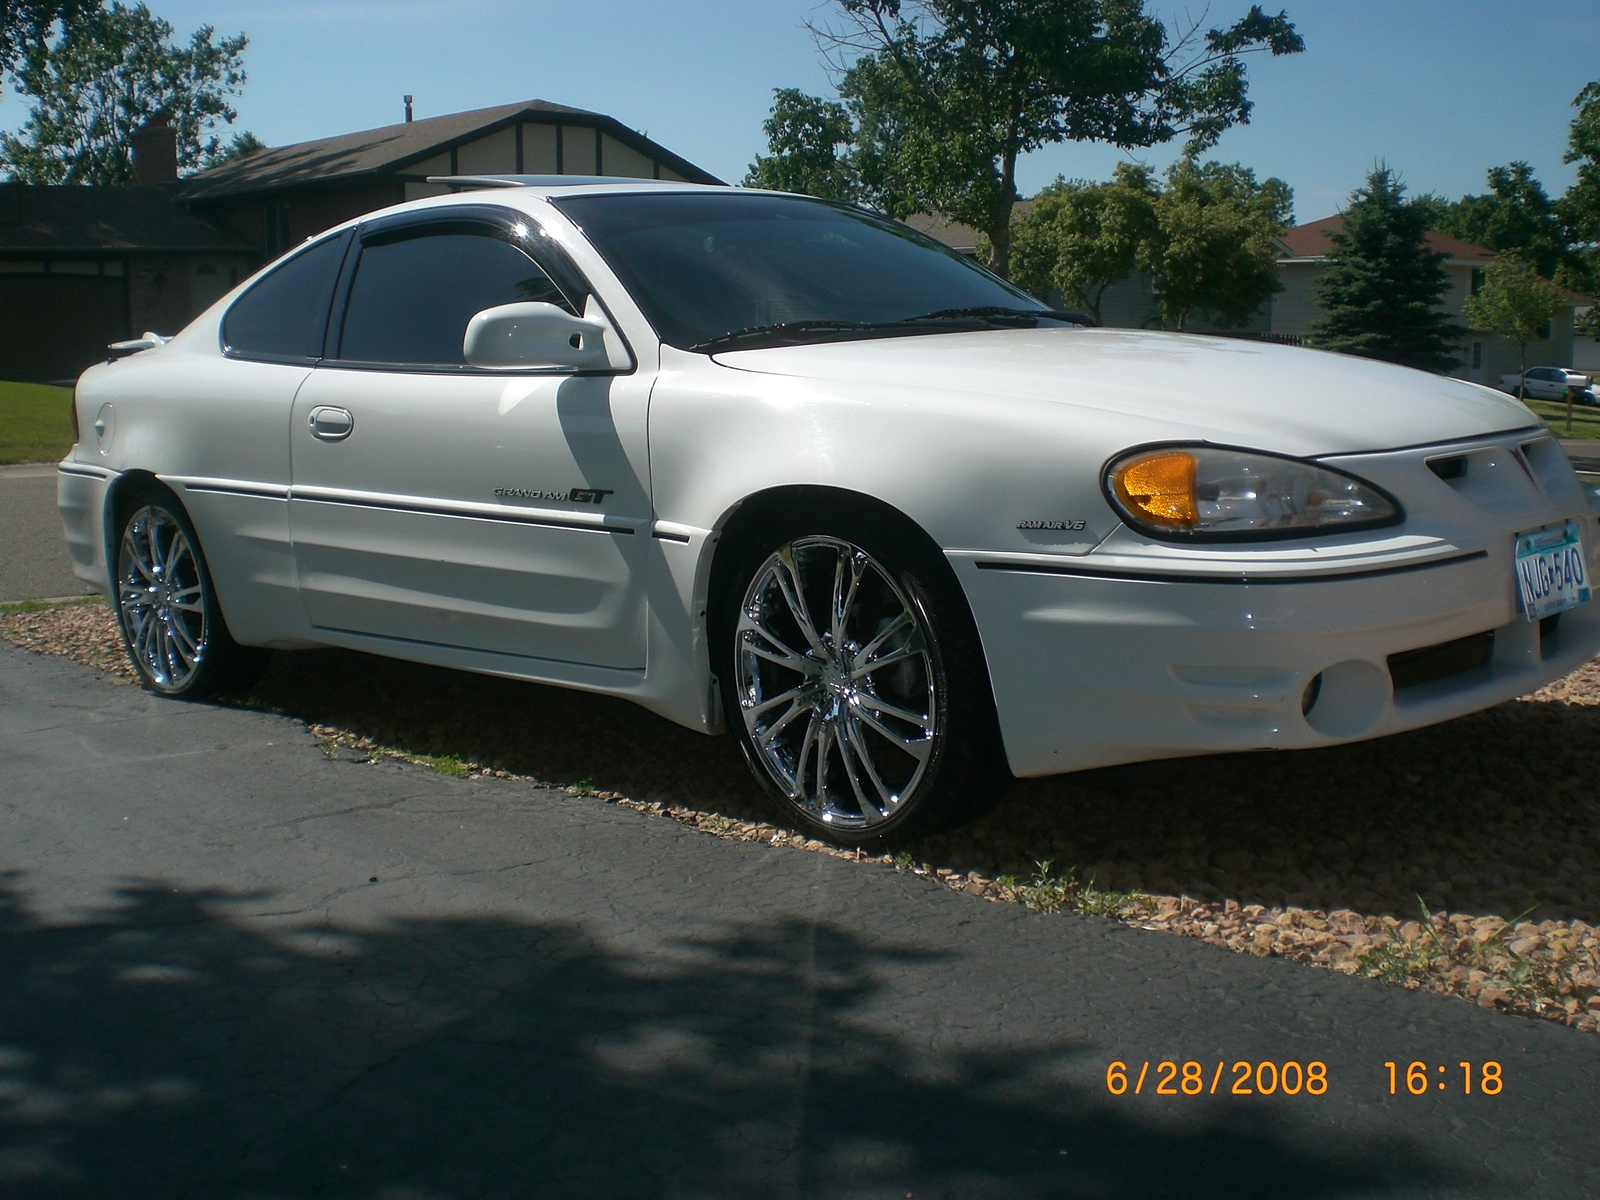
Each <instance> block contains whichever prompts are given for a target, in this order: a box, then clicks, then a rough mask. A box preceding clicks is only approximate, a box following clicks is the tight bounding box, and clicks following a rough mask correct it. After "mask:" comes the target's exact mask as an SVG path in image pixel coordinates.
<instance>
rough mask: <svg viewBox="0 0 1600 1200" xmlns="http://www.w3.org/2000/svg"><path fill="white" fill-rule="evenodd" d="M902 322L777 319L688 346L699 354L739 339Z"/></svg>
mask: <svg viewBox="0 0 1600 1200" xmlns="http://www.w3.org/2000/svg"><path fill="white" fill-rule="evenodd" d="M899 324H900V322H898V321H838V320H831V319H815V320H809V321H775V322H773V323H772V324H770V325H751V326H749V327H748V328H745V329H735V330H732V331H731V332H729V333H719V334H717V336H716V337H709V338H706V340H705V341H703V342H696V343H695V344H694V345H692V346H690V347H689V349H690V350H693V351H694V352H695V353H697V354H704V353H705V352H706V351H707V350H718V349H726V348H727V347H729V346H736V345H738V344H739V343H740V342H758V341H766V340H768V339H771V340H773V341H775V342H777V343H779V344H781V343H782V342H784V341H786V340H787V339H789V338H796V339H799V338H804V337H806V336H808V335H810V334H813V333H858V332H861V331H863V330H874V329H893V328H895V327H896V326H898V325H899Z"/></svg>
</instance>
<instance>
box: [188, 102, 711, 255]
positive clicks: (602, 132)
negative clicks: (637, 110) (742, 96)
mask: <svg viewBox="0 0 1600 1200" xmlns="http://www.w3.org/2000/svg"><path fill="white" fill-rule="evenodd" d="M430 175H435V176H436V175H618V176H623V177H627V178H642V179H673V180H684V181H687V182H690V183H721V182H722V181H721V180H720V179H717V178H716V177H715V176H713V175H711V174H709V173H708V172H706V171H703V170H701V169H700V168H699V167H697V166H695V165H694V164H693V163H691V162H689V161H688V160H686V159H683V158H680V157H679V156H678V155H676V154H674V153H673V152H672V151H670V150H668V149H667V148H666V147H665V146H662V145H660V144H659V143H656V142H653V141H651V140H650V139H649V138H647V137H645V136H644V135H643V134H642V133H638V132H635V131H634V130H632V129H629V128H628V127H627V126H626V125H624V124H622V123H621V122H620V121H617V120H615V119H614V118H612V117H607V116H603V115H602V114H600V113H595V112H587V111H585V110H584V109H581V108H567V107H566V106H564V105H560V104H551V103H549V102H547V101H544V100H527V101H524V102H522V103H520V104H503V105H500V106H499V107H497V108H479V109H474V110H473V111H471V112H461V113H449V114H447V115H445V116H442V117H427V118H424V119H423V120H420V121H411V120H408V121H403V122H401V123H399V124H396V125H385V126H384V127H383V128H381V129H367V130H363V131H362V132H360V133H346V134H340V135H339V136H338V137H330V138H319V139H317V140H316V141H312V142H297V143H295V144H294V145H292V146H278V147H276V148H273V149H269V150H258V151H257V152H256V153H254V154H251V155H249V156H248V157H245V158H241V159H237V160H235V161H233V162H228V163H223V164H222V165H221V166H217V167H213V168H211V170H209V171H202V172H200V173H199V174H198V175H192V176H190V177H189V178H188V179H186V180H184V181H183V184H182V188H181V191H180V192H179V195H180V197H181V198H182V200H183V201H184V203H185V204H187V205H188V206H189V207H190V208H191V209H193V210H194V211H195V212H196V213H198V214H200V215H202V216H204V217H205V218H206V219H207V220H209V221H211V222H213V223H215V224H218V225H221V226H224V227H226V228H228V229H231V230H233V231H235V232H236V233H237V234H238V235H239V236H240V237H242V238H244V239H245V240H246V241H247V242H249V243H250V244H251V245H253V246H256V247H258V249H259V253H260V255H261V257H262V259H263V260H266V259H271V258H274V257H276V256H277V255H279V254H281V253H282V252H283V251H284V250H286V249H288V248H289V247H290V246H293V245H295V244H296V243H298V242H301V241H304V240H305V239H306V238H308V237H310V236H312V235H313V234H316V233H320V232H321V231H322V230H324V229H327V228H329V227H330V226H333V225H337V224H338V223H339V222H341V221H346V220H349V219H350V218H351V217H357V216H360V215H361V214H362V213H365V212H371V211H372V210H373V209H376V208H383V207H386V206H387V205H390V204H399V203H400V202H401V201H403V200H414V199H416V198H418V197H419V196H429V195H434V194H437V193H440V192H444V191H447V190H448V189H447V188H444V187H441V186H440V185H438V184H430V183H429V182H428V177H429V176H430Z"/></svg>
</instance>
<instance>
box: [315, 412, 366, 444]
mask: <svg viewBox="0 0 1600 1200" xmlns="http://www.w3.org/2000/svg"><path fill="white" fill-rule="evenodd" d="M355 427H356V419H355V415H354V414H353V413H351V412H350V410H349V409H347V408H331V407H329V406H328V405H325V404H324V405H321V406H319V407H317V408H313V409H312V410H311V436H312V437H314V438H317V439H319V440H321V441H324V442H342V441H344V439H345V438H347V437H349V436H350V432H351V430H353V429H354V428H355Z"/></svg>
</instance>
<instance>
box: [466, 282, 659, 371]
mask: <svg viewBox="0 0 1600 1200" xmlns="http://www.w3.org/2000/svg"><path fill="white" fill-rule="evenodd" d="M461 349H462V353H463V355H464V356H465V358H466V360H467V362H468V363H469V364H470V365H471V366H474V367H484V368H487V369H488V370H491V371H610V370H627V369H628V368H629V367H631V366H632V363H631V362H629V361H628V357H627V352H626V351H624V350H623V349H622V347H621V339H620V338H618V337H617V333H616V331H615V330H614V329H612V327H611V322H610V321H608V320H606V316H605V313H604V312H603V311H601V309H600V307H599V305H597V304H596V303H595V301H594V298H593V297H590V299H589V305H588V307H587V308H586V309H585V311H584V314H583V316H581V317H575V316H573V315H572V314H571V313H569V312H567V311H566V310H565V309H561V308H557V307H556V306H555V305H554V304H546V303H543V302H542V301H540V302H533V301H529V302H526V303H521V304H501V305H498V306H496V307H494V308H486V309H484V310H483V311H482V312H480V313H476V314H474V315H473V318H472V320H470V321H468V322H467V333H466V336H465V338H463V339H462V346H461ZM619 359H620V361H618V360H619Z"/></svg>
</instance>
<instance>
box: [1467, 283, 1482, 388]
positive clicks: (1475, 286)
mask: <svg viewBox="0 0 1600 1200" xmlns="http://www.w3.org/2000/svg"><path fill="white" fill-rule="evenodd" d="M1467 289H1468V291H1469V292H1471V294H1472V295H1474V296H1476V295H1477V294H1478V293H1479V292H1481V291H1483V268H1482V267H1473V268H1472V279H1471V280H1470V281H1469V282H1468V284H1467ZM1472 365H1473V366H1477V365H1478V364H1477V363H1473V364H1472Z"/></svg>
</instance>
